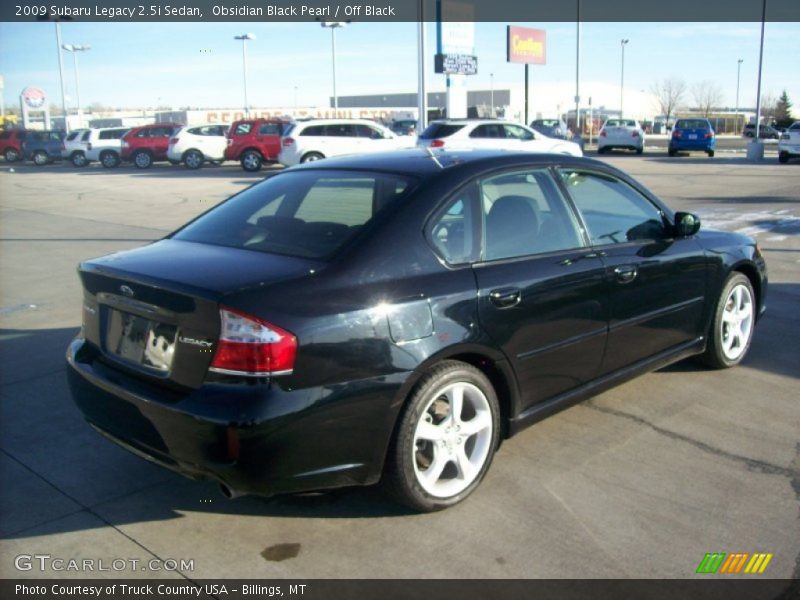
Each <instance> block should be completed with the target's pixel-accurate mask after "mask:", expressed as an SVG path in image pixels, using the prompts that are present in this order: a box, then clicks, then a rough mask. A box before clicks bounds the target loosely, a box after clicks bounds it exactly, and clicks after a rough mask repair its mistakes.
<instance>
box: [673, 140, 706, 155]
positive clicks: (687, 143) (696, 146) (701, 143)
mask: <svg viewBox="0 0 800 600" xmlns="http://www.w3.org/2000/svg"><path fill="white" fill-rule="evenodd" d="M716 145H717V144H716V142H715V141H714V140H711V141H709V140H680V141H675V140H672V141H670V143H669V147H670V148H671V149H672V150H703V151H706V152H707V151H709V150H714V148H715V147H716Z"/></svg>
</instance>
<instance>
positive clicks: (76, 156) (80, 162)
mask: <svg viewBox="0 0 800 600" xmlns="http://www.w3.org/2000/svg"><path fill="white" fill-rule="evenodd" d="M88 163H89V161H88V160H86V155H85V154H84V153H83V152H74V153H73V154H72V164H73V165H75V166H76V167H85V166H86V165H87V164H88Z"/></svg>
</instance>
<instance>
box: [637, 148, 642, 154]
mask: <svg viewBox="0 0 800 600" xmlns="http://www.w3.org/2000/svg"><path fill="white" fill-rule="evenodd" d="M642 152H644V148H637V149H636V154H641V153H642Z"/></svg>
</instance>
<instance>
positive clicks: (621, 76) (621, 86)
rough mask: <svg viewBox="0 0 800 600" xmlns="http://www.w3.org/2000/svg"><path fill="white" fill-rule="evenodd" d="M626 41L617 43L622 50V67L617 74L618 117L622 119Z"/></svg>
mask: <svg viewBox="0 0 800 600" xmlns="http://www.w3.org/2000/svg"><path fill="white" fill-rule="evenodd" d="M629 41H630V40H628V39H622V40H620V41H619V45H620V47H621V48H622V67H621V69H620V73H619V116H620V118H622V116H623V113H622V102H623V96H624V93H625V92H624V89H625V46H627V45H628V42H629Z"/></svg>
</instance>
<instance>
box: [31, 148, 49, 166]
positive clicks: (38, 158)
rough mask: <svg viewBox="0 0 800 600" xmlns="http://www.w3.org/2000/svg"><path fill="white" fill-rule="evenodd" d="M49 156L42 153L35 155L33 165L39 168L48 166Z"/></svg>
mask: <svg viewBox="0 0 800 600" xmlns="http://www.w3.org/2000/svg"><path fill="white" fill-rule="evenodd" d="M48 160H49V159H48V158H47V154H46V153H45V152H42V151H38V152H34V153H33V163H34V164H35V165H38V166H40V167H41V166H42V165H46V164H47V162H48Z"/></svg>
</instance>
